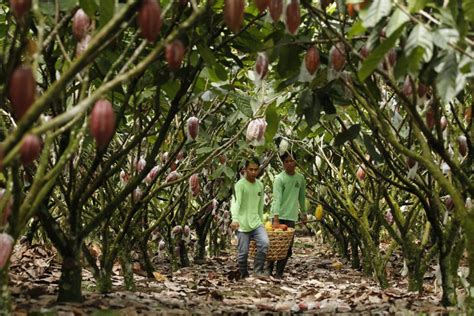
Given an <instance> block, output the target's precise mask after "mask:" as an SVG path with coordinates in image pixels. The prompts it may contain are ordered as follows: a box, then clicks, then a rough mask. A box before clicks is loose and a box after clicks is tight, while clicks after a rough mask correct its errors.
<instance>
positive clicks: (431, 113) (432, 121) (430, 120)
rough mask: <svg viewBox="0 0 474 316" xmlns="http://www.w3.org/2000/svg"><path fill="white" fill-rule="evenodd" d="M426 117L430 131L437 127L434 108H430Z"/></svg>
mask: <svg viewBox="0 0 474 316" xmlns="http://www.w3.org/2000/svg"><path fill="white" fill-rule="evenodd" d="M425 117H426V126H428V128H429V129H432V128H433V127H434V125H435V119H434V110H433V108H432V107H429V108H428V110H427V111H426V113H425Z"/></svg>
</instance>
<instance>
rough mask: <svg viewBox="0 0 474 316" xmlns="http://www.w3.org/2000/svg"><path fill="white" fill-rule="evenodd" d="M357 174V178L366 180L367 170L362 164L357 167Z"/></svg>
mask: <svg viewBox="0 0 474 316" xmlns="http://www.w3.org/2000/svg"><path fill="white" fill-rule="evenodd" d="M356 175H357V178H358V179H359V180H360V181H364V179H365V170H364V168H363V167H362V166H359V168H358V169H357V172H356Z"/></svg>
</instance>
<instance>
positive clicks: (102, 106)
mask: <svg viewBox="0 0 474 316" xmlns="http://www.w3.org/2000/svg"><path fill="white" fill-rule="evenodd" d="M89 123H90V126H89V129H90V132H91V134H92V136H93V137H94V139H95V142H96V144H97V147H98V148H100V149H104V148H105V147H107V145H108V144H109V142H110V139H111V138H112V136H113V135H114V133H115V113H114V109H113V108H112V103H110V102H109V101H108V100H99V101H97V102H96V103H95V105H94V108H93V109H92V112H91V115H90V121H89Z"/></svg>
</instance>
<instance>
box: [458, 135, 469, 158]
mask: <svg viewBox="0 0 474 316" xmlns="http://www.w3.org/2000/svg"><path fill="white" fill-rule="evenodd" d="M458 145H459V153H460V154H461V156H463V157H465V156H466V155H467V152H468V148H467V139H466V136H464V135H461V136H459V137H458Z"/></svg>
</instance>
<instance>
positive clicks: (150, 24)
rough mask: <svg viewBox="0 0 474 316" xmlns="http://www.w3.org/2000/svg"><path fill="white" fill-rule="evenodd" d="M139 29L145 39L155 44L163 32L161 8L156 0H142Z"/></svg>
mask: <svg viewBox="0 0 474 316" xmlns="http://www.w3.org/2000/svg"><path fill="white" fill-rule="evenodd" d="M137 21H138V27H139V28H140V32H141V34H142V36H143V37H144V38H146V39H147V40H148V41H149V42H154V41H155V40H156V38H157V37H158V35H159V34H160V30H161V24H162V21H161V7H160V4H159V3H158V2H157V1H156V0H142V4H141V6H140V9H139V10H138V17H137Z"/></svg>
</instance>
